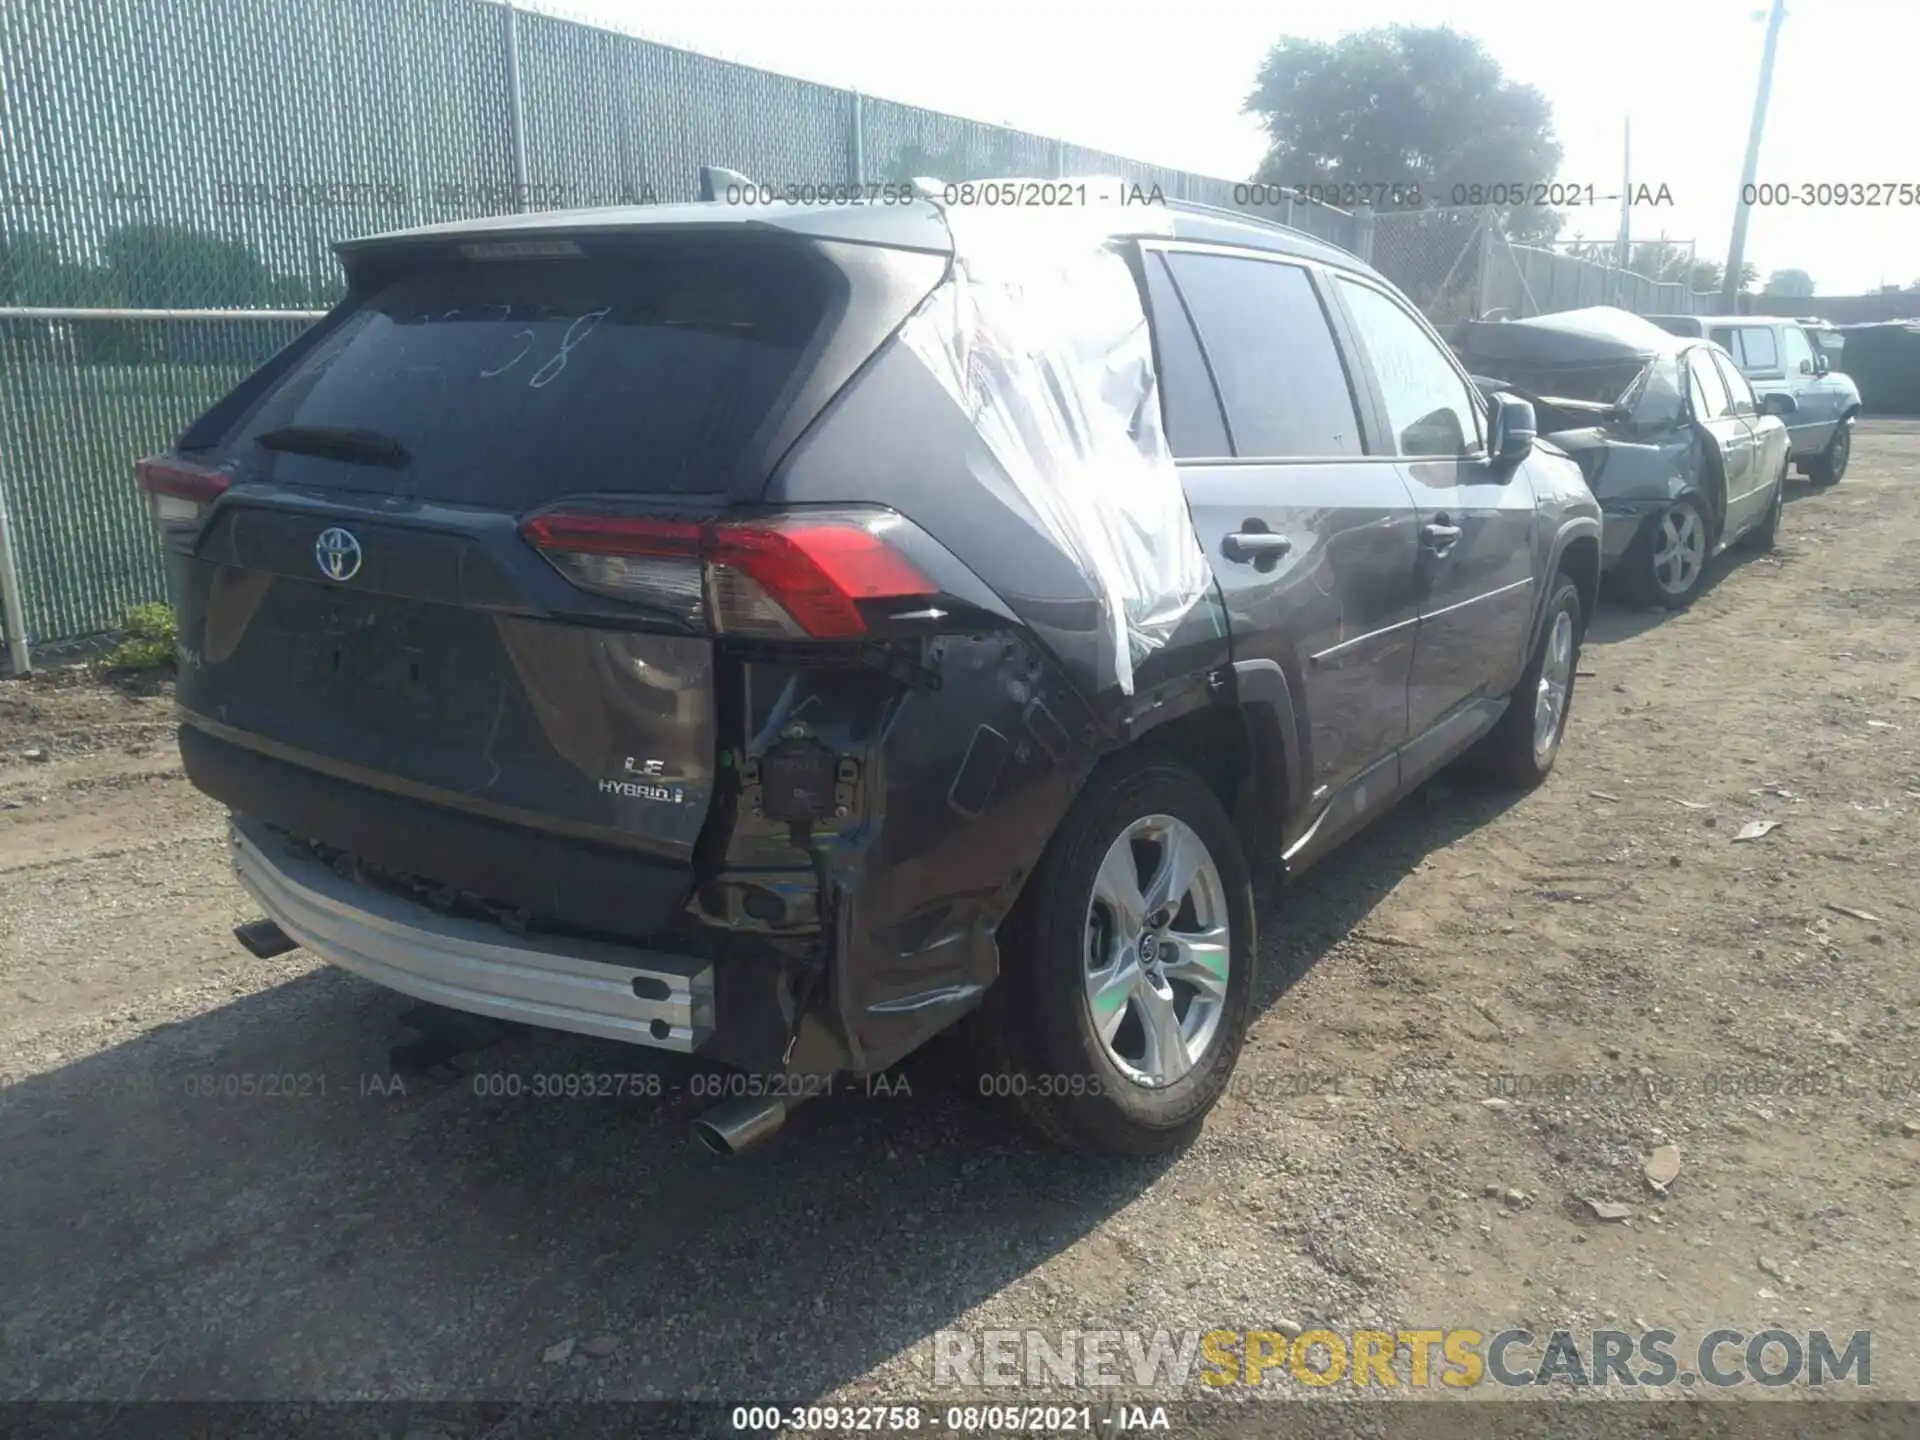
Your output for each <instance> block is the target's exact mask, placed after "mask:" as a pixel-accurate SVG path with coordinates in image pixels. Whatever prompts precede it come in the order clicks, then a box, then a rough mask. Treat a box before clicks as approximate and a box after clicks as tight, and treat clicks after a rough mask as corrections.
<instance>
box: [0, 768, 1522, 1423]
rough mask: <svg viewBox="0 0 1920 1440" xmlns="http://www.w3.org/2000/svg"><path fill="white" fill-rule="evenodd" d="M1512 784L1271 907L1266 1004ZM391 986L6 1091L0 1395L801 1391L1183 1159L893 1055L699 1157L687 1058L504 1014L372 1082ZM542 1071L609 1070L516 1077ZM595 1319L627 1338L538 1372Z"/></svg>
mask: <svg viewBox="0 0 1920 1440" xmlns="http://www.w3.org/2000/svg"><path fill="white" fill-rule="evenodd" d="M1436 796H1438V797H1440V798H1434V797H1436ZM1509 803H1511V799H1510V797H1499V796H1492V795H1486V794H1482V793H1479V792H1477V791H1473V790H1452V789H1450V788H1447V787H1431V788H1430V790H1429V791H1427V792H1422V794H1421V795H1418V796H1416V797H1414V798H1413V799H1411V800H1410V801H1408V802H1407V803H1406V804H1405V805H1403V806H1402V807H1401V809H1400V810H1399V812H1397V813H1396V814H1395V815H1393V816H1391V817H1388V818H1387V819H1385V820H1383V821H1382V822H1380V823H1379V824H1377V825H1375V826H1374V827H1373V828H1372V829H1371V830H1370V831H1369V832H1367V833H1366V834H1363V835H1362V836H1361V837H1359V838H1358V839H1356V840H1355V841H1354V842H1352V843H1351V844H1349V845H1348V846H1347V847H1346V848H1345V849H1344V850H1342V851H1341V852H1339V853H1338V854H1336V855H1334V856H1333V857H1332V858H1330V859H1329V860H1328V861H1326V862H1325V863H1324V864H1323V865H1322V866H1321V867H1319V868H1318V869H1316V870H1315V871H1314V872H1313V873H1312V875H1311V876H1310V877H1309V878H1307V879H1306V880H1304V881H1303V882H1302V883H1301V884H1300V885H1299V886H1298V887H1296V888H1294V889H1293V890H1291V891H1289V892H1288V893H1287V894H1286V896H1285V897H1284V899H1282V900H1280V901H1279V902H1278V903H1277V904H1276V902H1275V899H1274V897H1272V896H1271V895H1269V896H1268V897H1266V898H1265V899H1264V900H1263V902H1262V906H1261V913H1262V922H1261V923H1262V929H1263V940H1262V946H1261V949H1262V964H1263V966H1264V969H1263V973H1262V975H1261V978H1260V983H1259V989H1258V992H1257V998H1258V1004H1259V1007H1260V1008H1261V1009H1262V1010H1263V1011H1266V1012H1268V1013H1267V1018H1266V1020H1265V1023H1266V1024H1268V1025H1273V1024H1280V1025H1284V1024H1286V1023H1287V1021H1286V1015H1285V1006H1284V1000H1285V997H1286V994H1287V992H1288V990H1289V989H1291V987H1292V986H1293V985H1294V984H1295V983H1297V982H1298V980H1299V979H1300V978H1301V976H1303V975H1304V974H1306V973H1307V972H1308V971H1309V970H1310V969H1311V968H1312V966H1313V965H1314V964H1315V963H1316V962H1317V961H1318V960H1319V959H1320V957H1321V956H1322V955H1323V954H1324V953H1325V952H1326V951H1327V949H1328V948H1329V947H1330V946H1331V945H1332V944H1333V943H1334V942H1336V941H1337V940H1339V939H1340V938H1341V937H1343V936H1345V935H1346V934H1347V933H1348V932H1349V931H1351V930H1352V929H1353V928H1354V927H1355V926H1356V925H1358V924H1360V923H1361V922H1362V921H1363V920H1364V918H1365V917H1366V916H1367V915H1368V913H1369V912H1370V911H1371V910H1372V908H1373V907H1374V906H1375V905H1376V904H1377V903H1378V902H1379V901H1380V899H1381V898H1382V897H1383V896H1384V895H1385V894H1386V893H1387V892H1388V891H1389V890H1390V889H1391V888H1392V887H1393V886H1394V885H1395V884H1396V883H1397V882H1398V881H1399V880H1400V879H1401V878H1402V877H1403V876H1404V875H1405V874H1406V873H1407V872H1408V870H1410V869H1411V868H1412V867H1413V866H1415V865H1417V864H1418V863H1419V862H1420V860H1421V859H1422V857H1424V856H1425V855H1426V854H1428V853H1429V852H1430V851H1432V850H1434V849H1436V848H1438V847H1440V846H1444V845H1446V844H1447V843H1449V842H1450V841H1452V840H1453V839H1455V838H1457V837H1458V836H1460V835H1462V834H1464V833H1466V832H1468V831H1471V830H1472V829H1474V828H1476V827H1477V826H1479V825H1481V824H1483V823H1485V822H1486V821H1487V820H1489V819H1491V818H1492V817H1493V816H1494V815H1495V814H1497V813H1498V812H1499V811H1500V810H1501V809H1503V808H1504V807H1505V806H1506V805H1507V804H1509ZM409 1006H410V1002H408V1001H406V1000H404V999H403V998H402V997H398V996H395V995H392V994H390V993H389V992H386V991H384V990H381V989H379V988H377V987H374V986H372V985H369V984H366V983H364V982H361V981H359V980H357V979H355V978H354V977H352V976H349V975H346V974H344V973H343V972H339V971H333V970H323V971H318V972H315V973H312V974H308V975H304V976H302V977H301V978H299V979H296V980H294V981H292V982H289V983H287V984H285V985H282V986H279V987H276V988H274V989H272V990H268V991H265V992H261V993H257V994H252V995H249V996H247V997H245V998H242V999H238V1000H235V1001H234V1002H233V1003H231V1004H229V1005H226V1006H224V1007H222V1008H220V1009H217V1010H213V1011H211V1012H208V1013H204V1014H201V1015H199V1016H197V1017H196V1018H193V1019H191V1020H189V1021H186V1022H183V1023H179V1024H174V1025H168V1026H165V1027H162V1028H161V1029H158V1030H156V1031H152V1032H149V1033H146V1034H143V1035H141V1036H140V1037H138V1038H135V1039H131V1040H128V1041H127V1042H125V1043H122V1044H119V1045H116V1046H112V1047H110V1048H108V1049H106V1050H105V1051H102V1052H100V1053H97V1054H95V1055H92V1056H89V1057H88V1058H85V1059H81V1060H77V1061H74V1062H72V1063H70V1064H67V1065H66V1066H64V1067H62V1068H59V1069H56V1070H53V1071H51V1072H48V1073H44V1074H42V1075H38V1076H35V1077H32V1078H27V1079H17V1080H15V1081H13V1082H12V1083H10V1084H8V1085H7V1086H6V1087H5V1089H4V1091H3V1092H0V1156H4V1157H5V1162H4V1163H5V1166H6V1175H7V1180H6V1186H5V1192H4V1201H3V1202H0V1277H3V1278H0V1317H4V1318H3V1319H0V1340H4V1342H5V1343H4V1344H0V1395H6V1396H22V1395H38V1396H39V1397H41V1398H87V1399H102V1398H114V1399H152V1398H178V1399H188V1398H201V1399H206V1398H219V1399H226V1398H260V1399H265V1398H360V1397H400V1396H405V1397H409V1398H460V1397H472V1398H488V1399H506V1398H522V1397H526V1398H532V1397H554V1398H568V1397H572V1396H580V1395H597V1394H604V1395H612V1396H628V1397H650V1396H659V1397H683V1396H685V1397H695V1396H708V1397H727V1398H737V1397H739V1396H741V1395H749V1394H750V1395H755V1396H766V1397H770V1398H772V1397H789V1398H802V1397H809V1396H814V1395H818V1394H821V1393H824V1392H826V1391H828V1390H830V1389H832V1388H833V1387H835V1386H837V1385H840V1384H842V1383H844V1382H847V1381H850V1380H853V1379H856V1378H857V1377H859V1376H861V1375H863V1374H865V1373H866V1372H868V1371H869V1370H871V1369H872V1368H873V1367H874V1366H875V1365H877V1364H878V1363H880V1362H881V1361H883V1360H885V1359H887V1358H888V1357H890V1356H892V1355H894V1354H896V1353H897V1352H899V1351H901V1350H902V1349H903V1348H905V1347H911V1346H916V1345H919V1344H921V1343H923V1342H924V1341H925V1340H926V1338H927V1337H928V1336H929V1335H930V1334H931V1333H932V1332H933V1331H935V1330H937V1329H940V1328H942V1327H944V1326H949V1325H952V1324H954V1323H955V1322H956V1321H957V1320H958V1318H959V1317H960V1316H962V1315H964V1314H965V1312H966V1311H968V1310H969V1309H970V1308H971V1307H973V1306H974V1305H976V1304H978V1303H979V1302H981V1301H983V1300H985V1299H986V1298H987V1297H989V1296H990V1295H992V1294H994V1293H995V1292H996V1291H998V1290H1000V1289H1001V1288H1002V1287H1004V1286H1006V1285H1007V1284H1009V1283H1010V1282H1012V1281H1014V1280H1016V1279H1018V1278H1019V1277H1021V1276H1023V1275H1026V1274H1027V1273H1028V1272H1030V1271H1031V1270H1033V1269H1034V1268H1035V1267H1036V1266H1038V1265H1039V1264H1041V1263H1042V1262H1043V1261H1045V1260H1046V1259H1047V1258H1049V1257H1050V1256H1053V1255H1055V1254H1056V1253H1058V1252H1059V1251H1061V1250H1062V1249H1063V1248H1065V1247H1067V1246H1070V1245H1073V1244H1074V1243H1075V1242H1076V1241H1078V1240H1080V1239H1081V1238H1082V1237H1084V1236H1086V1235H1087V1234H1088V1233H1089V1232H1090V1231H1092V1230H1093V1229H1095V1227H1097V1226H1099V1225H1100V1224H1101V1222H1102V1221H1103V1220H1105V1219H1107V1218H1108V1217H1109V1216H1111V1215H1113V1214H1114V1213H1115V1212H1116V1211H1118V1210H1120V1209H1122V1208H1124V1207H1126V1206H1127V1205H1129V1204H1130V1203H1132V1202H1133V1201H1134V1200H1135V1199H1136V1198H1137V1197H1138V1196H1139V1195H1140V1194H1141V1192H1142V1191H1143V1190H1145V1189H1146V1188H1147V1187H1149V1186H1152V1185H1153V1184H1154V1183H1155V1182H1156V1180H1157V1179H1159V1178H1160V1176H1161V1175H1162V1174H1163V1172H1164V1171H1165V1170H1166V1169H1167V1167H1168V1166H1170V1165H1173V1164H1177V1163H1178V1162H1177V1157H1173V1158H1168V1159H1163V1160H1160V1161H1156V1162H1146V1163H1112V1162H1099V1161H1094V1160H1090V1159H1087V1158H1084V1157H1068V1156H1063V1155H1059V1154H1056V1153H1053V1152H1051V1151H1047V1150H1044V1149H1041V1148H1038V1147H1037V1146H1035V1145H1033V1144H1031V1143H1029V1142H1028V1141H1027V1140H1026V1139H1024V1138H1023V1137H1022V1136H1020V1135H1019V1134H1017V1133H1015V1132H1013V1131H1011V1130H1009V1129H1008V1128H1006V1126H1005V1125H1004V1124H1003V1123H1002V1122H1001V1120H1000V1119H999V1117H998V1116H996V1115H995V1114H993V1113H992V1112H990V1111H988V1110H986V1109H985V1108H984V1106H983V1104H982V1103H981V1102H980V1101H978V1100H977V1099H975V1098H973V1097H970V1096H967V1095H965V1094H962V1093H959V1089H960V1087H959V1085H958V1083H957V1082H956V1081H955V1080H954V1078H953V1076H952V1074H951V1072H942V1071H941V1070H940V1069H939V1067H938V1066H936V1065H933V1064H930V1063H925V1062H923V1063H922V1064H921V1065H920V1066H919V1067H918V1073H916V1067H914V1065H913V1063H912V1062H911V1061H910V1062H909V1066H908V1068H907V1069H906V1071H905V1072H904V1073H905V1074H906V1076H907V1083H908V1084H909V1085H911V1086H912V1089H913V1093H912V1094H911V1096H908V1095H906V1094H902V1093H896V1094H891V1095H888V1094H881V1093H875V1094H867V1093H862V1092H863V1087H857V1086H853V1087H848V1089H849V1090H851V1091H853V1092H855V1093H848V1092H847V1091H843V1092H842V1093H838V1094H836V1095H834V1096H832V1097H830V1098H827V1099H823V1100H819V1101H815V1102H814V1103H812V1104H810V1105H807V1106H805V1107H802V1108H801V1109H800V1110H799V1111H797V1112H796V1113H795V1115H794V1116H793V1117H792V1119H791V1120H790V1121H789V1123H788V1126H787V1129H786V1131H785V1132H783V1134H782V1135H780V1136H779V1137H777V1138H776V1139H775V1140H773V1141H772V1142H771V1143H769V1144H768V1145H767V1146H765V1147H763V1148H761V1149H759V1150H756V1151H754V1152H752V1153H750V1154H748V1155H746V1156H743V1157H739V1158H737V1159H734V1160H730V1161H723V1160H719V1159H717V1158H715V1157H712V1156H710V1155H708V1154H707V1153H706V1152H705V1151H704V1150H702V1149H701V1148H700V1147H699V1146H698V1145H697V1144H695V1143H694V1142H693V1141H692V1140H691V1138H690V1137H689V1135H688V1131H687V1122H688V1120H689V1119H690V1118H691V1117H692V1116H693V1115H694V1114H696V1113H698V1111H699V1110H700V1109H701V1108H704V1105H705V1104H706V1103H707V1102H706V1101H705V1099H704V1098H697V1097H695V1096H693V1095H692V1094H690V1093H689V1092H688V1088H687V1087H689V1086H690V1085H691V1084H692V1083H693V1081H692V1080H691V1078H690V1077H691V1076H692V1075H693V1073H694V1072H693V1071H691V1070H690V1069H689V1068H687V1067H686V1066H684V1065H680V1064H677V1063H672V1062H668V1063H662V1062H660V1061H657V1060H656V1059H655V1058H654V1057H652V1056H650V1055H648V1054H646V1053H645V1052H639V1051H636V1050H633V1049H631V1048H628V1047H624V1046H620V1045H616V1044H611V1043H605V1042H598V1041H593V1040H588V1039H584V1038H579V1037H573V1036H568V1035H561V1034H557V1033H551V1032H532V1033H528V1034H523V1035H518V1036H514V1037H511V1038H509V1039H507V1040H505V1041H503V1042H501V1043H500V1044H498V1045H496V1046H494V1047H492V1048H490V1049H487V1050H484V1051H479V1052H473V1053H469V1054H468V1055H466V1056H464V1057H462V1061H461V1065H462V1073H460V1074H458V1075H455V1076H453V1077H451V1078H444V1077H443V1078H439V1079H433V1080H428V1079H423V1078H420V1077H417V1076H416V1077H412V1078H403V1079H401V1080H400V1081H398V1082H397V1083H396V1082H395V1080H394V1072H393V1070H392V1067H391V1064H390V1062H389V1050H390V1047H392V1046H393V1045H394V1044H395V1043H396V1042H400V1041H404V1040H405V1039H406V1038H407V1032H406V1031H405V1030H404V1028H403V1027H401V1026H400V1024H399V1020H400V1017H401V1016H402V1015H403V1014H404V1013H405V1012H406V1011H407V1010H408V1009H409ZM565 1075H573V1076H610V1075H622V1076H630V1077H632V1078H630V1079H628V1080H626V1081H624V1082H622V1085H621V1088H624V1089H625V1090H626V1091H627V1092H628V1093H627V1094H626V1095H625V1096H624V1097H608V1098H596V1099H587V1098H573V1099H568V1098H564V1097H561V1098H535V1097H533V1096H532V1095H531V1094H530V1093H527V1092H530V1091H532V1090H533V1089H534V1088H535V1087H536V1085H538V1084H539V1083H541V1082H540V1081H539V1078H538V1077H541V1076H565ZM649 1076H651V1077H654V1078H652V1079H650V1078H648V1077H649ZM656 1080H657V1084H656ZM897 1084H898V1082H897V1081H890V1082H889V1085H888V1088H890V1089H891V1088H894V1087H895V1086H896V1085H897ZM675 1087H679V1088H678V1089H676V1088H675ZM596 1088H601V1089H609V1088H613V1087H612V1086H611V1085H609V1084H607V1083H605V1082H602V1083H601V1084H600V1085H599V1086H597V1087H596ZM509 1089H518V1090H519V1091H521V1092H522V1093H520V1094H518V1095H511V1094H504V1093H493V1092H496V1091H504V1090H509ZM655 1089H657V1090H658V1091H659V1092H660V1093H658V1094H657V1095H656V1094H652V1093H649V1092H651V1091H653V1090H655ZM636 1092H637V1093H636ZM1202 1143H1205V1142H1204V1141H1203V1142H1202ZM601 1334H610V1335H614V1336H618V1337H621V1338H622V1340H623V1345H622V1347H621V1348H620V1349H619V1350H618V1351H617V1352H616V1353H615V1354H613V1355H611V1356H608V1357H606V1358H604V1359H599V1360H595V1361H593V1362H591V1364H590V1365H578V1368H576V1364H577V1362H576V1364H564V1363H563V1364H557V1365H549V1364H543V1363H542V1356H543V1352H544V1351H545V1350H546V1349H547V1348H548V1347H550V1346H553V1345H555V1344H557V1343H558V1342H560V1341H562V1340H565V1339H570V1338H571V1339H576V1340H578V1341H580V1342H582V1343H584V1341H585V1340H587V1339H589V1338H592V1337H594V1336H597V1335H601Z"/></svg>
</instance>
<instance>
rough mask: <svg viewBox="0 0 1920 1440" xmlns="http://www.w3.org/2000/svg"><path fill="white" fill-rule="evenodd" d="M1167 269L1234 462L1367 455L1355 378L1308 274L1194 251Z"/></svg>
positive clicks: (1172, 258)
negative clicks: (1188, 318)
mask: <svg viewBox="0 0 1920 1440" xmlns="http://www.w3.org/2000/svg"><path fill="white" fill-rule="evenodd" d="M1167 264H1168V266H1169V267H1170V268H1171V269H1172V271H1173V276H1174V279H1175V280H1176V281H1178V282H1179V286H1180V293H1181V295H1182V296H1184V297H1185V299H1186V302H1187V307H1188V309H1189V310H1190V311H1191V312H1192V314H1193V323H1194V325H1195V326H1196V327H1197V328H1198V329H1199V331H1200V343H1201V344H1203V345H1204V346H1206V352H1207V360H1208V363H1209V364H1211V365H1212V367H1213V378H1214V380H1215V382H1216V383H1217V384H1218V386H1219V389H1220V399H1221V401H1222V402H1223V403H1224V404H1225V406H1226V410H1227V426H1228V428H1229V429H1230V430H1231V432H1232V440H1233V453H1234V454H1235V455H1238V456H1243V457H1249V458H1257V459H1288V458H1294V457H1307V458H1313V457H1327V456H1337V455H1358V454H1360V453H1361V445H1360V420H1359V416H1358V414H1357V413H1356V411H1355V409H1354V404H1353V391H1352V390H1351V389H1350V388H1349V387H1348V384H1347V372H1346V368H1345V366H1343V365H1342V364H1341V363H1340V352H1339V351H1338V350H1337V349H1336V348H1335V347H1334V343H1333V331H1332V330H1331V329H1330V328H1329V326H1328V324H1327V316H1326V312H1325V311H1324V310H1322V309H1321V307H1320V297H1319V296H1317V295H1316V294H1314V290H1313V282H1312V281H1311V280H1309V279H1308V278H1307V272H1306V271H1305V270H1303V269H1302V268H1301V267H1300V266H1298V265H1287V264H1282V263H1280V262H1277V261H1272V260H1253V259H1245V260H1243V259H1240V258H1238V257H1236V256H1232V255H1208V254H1201V253H1197V252H1191V251H1176V252H1174V253H1172V254H1170V255H1168V256H1167Z"/></svg>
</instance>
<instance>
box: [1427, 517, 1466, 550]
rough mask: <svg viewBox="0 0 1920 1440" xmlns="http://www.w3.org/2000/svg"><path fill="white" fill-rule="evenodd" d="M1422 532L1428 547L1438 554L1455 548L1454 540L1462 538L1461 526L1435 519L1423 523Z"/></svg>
mask: <svg viewBox="0 0 1920 1440" xmlns="http://www.w3.org/2000/svg"><path fill="white" fill-rule="evenodd" d="M1420 534H1421V536H1422V537H1423V538H1424V539H1425V540H1426V544H1427V548H1428V549H1429V550H1431V551H1433V553H1434V554H1436V555H1444V554H1446V553H1447V551H1449V550H1451V549H1452V548H1453V542H1454V541H1456V540H1458V539H1459V538H1460V527H1459V526H1458V525H1448V524H1445V523H1444V522H1442V521H1439V520H1435V521H1433V522H1432V523H1431V524H1427V525H1422V526H1421V527H1420Z"/></svg>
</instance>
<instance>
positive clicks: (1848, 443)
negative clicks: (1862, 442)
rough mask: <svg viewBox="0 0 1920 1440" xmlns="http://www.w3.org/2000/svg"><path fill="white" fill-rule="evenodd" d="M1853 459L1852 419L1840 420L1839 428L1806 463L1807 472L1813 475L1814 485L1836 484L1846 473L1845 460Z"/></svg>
mask: <svg viewBox="0 0 1920 1440" xmlns="http://www.w3.org/2000/svg"><path fill="white" fill-rule="evenodd" d="M1852 459H1853V421H1851V420H1842V421H1841V422H1840V428H1839V429H1838V430H1836V431H1834V432H1833V438H1832V439H1831V440H1829V441H1828V442H1827V448H1826V449H1824V450H1822V451H1821V452H1820V453H1819V454H1818V455H1816V456H1814V457H1813V459H1812V460H1811V461H1810V462H1809V463H1808V465H1807V474H1808V475H1810V476H1812V477H1813V483H1814V484H1816V485H1838V484H1839V483H1840V481H1841V479H1842V478H1843V477H1844V476H1845V475H1846V473H1847V462H1848V461H1850V460H1852Z"/></svg>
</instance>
